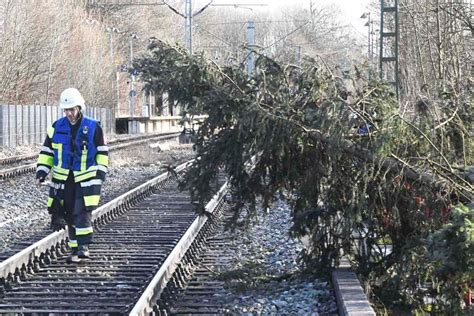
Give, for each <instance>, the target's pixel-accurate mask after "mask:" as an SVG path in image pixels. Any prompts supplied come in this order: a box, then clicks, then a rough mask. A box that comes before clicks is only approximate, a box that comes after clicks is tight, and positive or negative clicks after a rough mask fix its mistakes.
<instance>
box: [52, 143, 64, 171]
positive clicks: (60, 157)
mask: <svg viewBox="0 0 474 316" xmlns="http://www.w3.org/2000/svg"><path fill="white" fill-rule="evenodd" d="M52 146H53V148H54V149H57V151H58V166H59V167H61V166H62V165H63V144H60V143H52Z"/></svg>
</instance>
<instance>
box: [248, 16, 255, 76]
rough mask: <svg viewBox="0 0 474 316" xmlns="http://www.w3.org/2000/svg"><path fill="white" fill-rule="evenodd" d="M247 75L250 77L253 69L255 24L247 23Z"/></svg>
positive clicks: (252, 22)
mask: <svg viewBox="0 0 474 316" xmlns="http://www.w3.org/2000/svg"><path fill="white" fill-rule="evenodd" d="M247 47H248V48H247V74H248V75H251V74H253V72H254V69H255V53H254V52H253V49H254V47H255V23H254V21H248V23H247Z"/></svg>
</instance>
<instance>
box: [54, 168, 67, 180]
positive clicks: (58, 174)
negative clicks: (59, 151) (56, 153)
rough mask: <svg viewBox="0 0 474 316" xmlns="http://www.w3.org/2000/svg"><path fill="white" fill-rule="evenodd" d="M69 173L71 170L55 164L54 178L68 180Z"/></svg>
mask: <svg viewBox="0 0 474 316" xmlns="http://www.w3.org/2000/svg"><path fill="white" fill-rule="evenodd" d="M68 175H69V170H67V169H64V168H61V167H58V166H53V179H57V180H66V179H67V176H68Z"/></svg>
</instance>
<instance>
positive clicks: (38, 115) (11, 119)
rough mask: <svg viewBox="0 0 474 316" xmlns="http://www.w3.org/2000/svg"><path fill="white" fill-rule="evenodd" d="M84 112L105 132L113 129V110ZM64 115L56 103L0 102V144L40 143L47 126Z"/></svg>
mask: <svg viewBox="0 0 474 316" xmlns="http://www.w3.org/2000/svg"><path fill="white" fill-rule="evenodd" d="M85 115H86V116H88V117H91V118H93V119H96V120H98V121H100V122H101V126H102V129H103V130H104V133H107V134H110V133H114V132H115V119H114V113H113V110H112V109H104V108H90V107H87V108H86V109H85ZM62 116H63V111H62V110H61V109H60V108H59V107H58V106H44V105H0V147H16V146H23V145H31V144H37V143H42V142H43V140H44V137H45V136H46V129H47V128H48V126H50V125H51V124H52V123H53V122H54V121H55V120H57V119H58V118H60V117H62Z"/></svg>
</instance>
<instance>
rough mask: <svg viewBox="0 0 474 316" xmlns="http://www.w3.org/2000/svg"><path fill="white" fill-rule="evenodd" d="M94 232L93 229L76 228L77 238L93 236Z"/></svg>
mask: <svg viewBox="0 0 474 316" xmlns="http://www.w3.org/2000/svg"><path fill="white" fill-rule="evenodd" d="M93 232H94V230H93V229H92V227H84V228H77V227H76V236H84V235H89V234H92V233H93Z"/></svg>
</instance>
